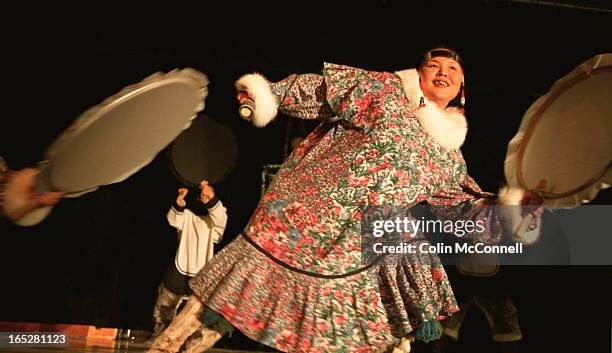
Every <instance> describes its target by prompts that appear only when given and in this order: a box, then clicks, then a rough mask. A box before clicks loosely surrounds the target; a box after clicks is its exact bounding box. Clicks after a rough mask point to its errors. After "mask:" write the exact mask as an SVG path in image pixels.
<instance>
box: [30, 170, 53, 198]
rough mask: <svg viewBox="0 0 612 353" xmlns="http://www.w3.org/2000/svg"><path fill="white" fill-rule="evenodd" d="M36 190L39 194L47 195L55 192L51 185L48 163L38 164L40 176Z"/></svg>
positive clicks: (35, 186)
mask: <svg viewBox="0 0 612 353" xmlns="http://www.w3.org/2000/svg"><path fill="white" fill-rule="evenodd" d="M34 190H36V192H37V193H39V194H45V193H47V192H50V191H51V190H53V186H52V185H51V170H50V168H49V166H48V163H46V162H41V163H39V164H38V175H36V181H35V184H34Z"/></svg>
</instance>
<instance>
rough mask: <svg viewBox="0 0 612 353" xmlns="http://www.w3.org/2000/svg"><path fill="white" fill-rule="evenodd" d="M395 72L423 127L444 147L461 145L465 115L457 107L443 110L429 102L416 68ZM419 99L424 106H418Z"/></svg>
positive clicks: (464, 132) (465, 129) (464, 130)
mask: <svg viewBox="0 0 612 353" xmlns="http://www.w3.org/2000/svg"><path fill="white" fill-rule="evenodd" d="M395 74H396V75H397V76H398V77H399V78H400V80H401V82H402V88H403V89H404V93H405V94H406V97H407V98H408V101H409V102H410V103H411V104H414V105H415V109H416V112H415V115H416V118H417V120H418V121H419V123H421V126H423V129H425V131H427V133H428V134H429V135H431V137H433V139H434V140H436V142H438V144H439V145H440V146H442V147H444V148H446V149H456V148H459V147H461V145H462V144H463V141H465V135H466V134H467V121H466V119H465V116H463V114H461V112H460V111H459V110H458V109H457V108H454V107H451V108H446V109H444V110H443V109H440V107H438V106H437V105H436V104H434V103H432V102H430V101H429V100H428V99H427V98H426V97H425V95H424V94H423V91H422V90H421V85H420V83H419V73H418V72H417V70H416V69H407V70H402V71H397V72H395ZM421 99H422V100H423V102H424V103H425V106H423V107H420V108H419V104H420V102H421Z"/></svg>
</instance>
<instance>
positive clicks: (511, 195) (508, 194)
mask: <svg viewBox="0 0 612 353" xmlns="http://www.w3.org/2000/svg"><path fill="white" fill-rule="evenodd" d="M524 195H525V190H523V189H521V188H519V187H515V186H513V187H507V186H504V187H502V188H501V189H499V194H498V197H497V203H498V204H500V205H520V204H521V200H522V199H523V196H524Z"/></svg>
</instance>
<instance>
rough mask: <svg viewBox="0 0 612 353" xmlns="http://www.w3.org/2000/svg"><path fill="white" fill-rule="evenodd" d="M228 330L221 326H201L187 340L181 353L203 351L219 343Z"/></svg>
mask: <svg viewBox="0 0 612 353" xmlns="http://www.w3.org/2000/svg"><path fill="white" fill-rule="evenodd" d="M226 333H227V332H226V331H223V330H221V329H219V328H212V327H206V326H205V325H202V326H200V328H199V329H198V330H197V331H196V332H195V333H194V334H193V335H191V337H189V338H188V339H187V341H185V344H183V346H182V347H181V350H180V352H181V353H202V352H204V351H206V350H207V349H209V348H212V346H214V345H215V343H217V342H218V341H219V340H220V339H221V337H223V335H225V334H226Z"/></svg>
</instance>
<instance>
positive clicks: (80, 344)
mask: <svg viewBox="0 0 612 353" xmlns="http://www.w3.org/2000/svg"><path fill="white" fill-rule="evenodd" d="M149 346H150V344H149V343H143V342H124V341H115V340H112V339H108V340H99V341H98V342H96V343H93V344H92V342H91V340H87V341H86V340H84V339H74V338H71V340H70V346H69V347H17V346H15V347H6V346H3V347H0V352H2V353H42V352H47V353H51V352H56V353H93V352H95V353H143V352H146V351H147V349H148V348H149ZM206 352H207V353H208V352H210V353H264V352H258V351H254V350H248V351H247V350H230V349H219V348H212V349H210V350H208V351H206ZM265 353H269V352H265Z"/></svg>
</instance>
